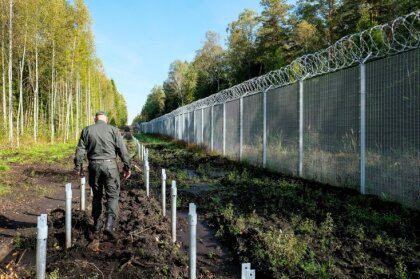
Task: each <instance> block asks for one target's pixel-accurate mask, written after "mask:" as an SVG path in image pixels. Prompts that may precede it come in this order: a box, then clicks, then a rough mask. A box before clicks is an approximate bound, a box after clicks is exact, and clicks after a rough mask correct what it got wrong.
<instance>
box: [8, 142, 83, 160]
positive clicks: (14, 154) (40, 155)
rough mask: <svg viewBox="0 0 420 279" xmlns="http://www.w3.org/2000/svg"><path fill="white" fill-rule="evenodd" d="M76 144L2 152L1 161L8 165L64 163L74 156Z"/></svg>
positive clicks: (38, 145)
mask: <svg viewBox="0 0 420 279" xmlns="http://www.w3.org/2000/svg"><path fill="white" fill-rule="evenodd" d="M75 147H76V144H75V143H59V144H37V145H32V146H28V147H26V146H25V147H20V148H16V149H2V150H0V159H1V160H2V161H3V162H6V163H7V164H11V163H17V164H26V163H31V162H36V161H39V160H42V161H43V162H46V163H54V162H59V161H62V160H63V159H64V158H66V157H68V156H69V155H71V154H73V153H74V151H75Z"/></svg>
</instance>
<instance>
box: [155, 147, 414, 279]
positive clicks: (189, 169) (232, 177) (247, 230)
mask: <svg viewBox="0 0 420 279" xmlns="http://www.w3.org/2000/svg"><path fill="white" fill-rule="evenodd" d="M183 147H186V146H185V144H184V145H183ZM150 158H151V159H152V162H153V164H154V165H153V168H155V169H156V168H165V169H166V172H167V173H168V174H169V177H172V179H176V180H177V185H178V187H179V190H178V192H179V198H180V199H181V208H185V209H186V208H187V206H188V203H190V202H195V203H196V205H197V208H198V209H200V211H201V212H200V213H201V215H202V216H203V217H204V218H205V219H206V221H207V223H208V225H209V226H210V228H211V230H212V231H213V232H215V235H217V237H218V239H219V240H220V241H222V243H223V244H224V245H226V246H227V247H229V249H230V250H231V254H232V255H234V260H236V262H238V263H240V262H250V263H251V268H256V272H257V277H258V278H283V277H284V278H420V222H418V220H420V212H419V211H418V210H414V209H410V208H406V207H403V206H401V204H398V203H393V202H389V201H384V200H381V199H379V198H377V197H375V196H371V195H360V194H359V193H358V192H356V191H354V190H351V189H346V188H337V187H333V186H330V185H325V184H320V183H316V182H313V181H307V180H303V179H297V178H293V177H290V176H286V175H283V174H280V173H274V172H270V171H268V170H265V169H260V168H258V167H254V166H251V165H247V164H241V163H238V162H234V161H231V160H229V159H227V158H223V157H221V156H218V155H213V154H210V155H209V154H208V153H206V151H205V150H201V149H200V148H198V147H196V146H188V147H187V148H186V149H185V148H180V147H174V146H168V145H167V144H161V145H154V146H153V147H151V150H150ZM237 266H239V264H237Z"/></svg>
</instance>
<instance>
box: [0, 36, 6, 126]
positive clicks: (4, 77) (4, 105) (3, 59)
mask: <svg viewBox="0 0 420 279" xmlns="http://www.w3.org/2000/svg"><path fill="white" fill-rule="evenodd" d="M2 31H3V32H2V40H1V61H2V63H1V64H2V82H3V83H2V84H3V129H4V133H7V104H6V65H5V58H4V54H5V52H6V50H5V48H4V38H5V36H4V29H3V28H2Z"/></svg>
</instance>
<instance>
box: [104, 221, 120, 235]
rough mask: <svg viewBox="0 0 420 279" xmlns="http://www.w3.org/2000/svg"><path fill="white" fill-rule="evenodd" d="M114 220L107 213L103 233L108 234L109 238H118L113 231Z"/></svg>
mask: <svg viewBox="0 0 420 279" xmlns="http://www.w3.org/2000/svg"><path fill="white" fill-rule="evenodd" d="M114 222H115V218H114V216H112V215H108V218H107V220H106V226H105V231H104V233H105V234H106V235H108V236H109V237H110V238H111V239H117V238H118V236H117V234H116V233H115V232H114Z"/></svg>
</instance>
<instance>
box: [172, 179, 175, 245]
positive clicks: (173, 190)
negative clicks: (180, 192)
mask: <svg viewBox="0 0 420 279" xmlns="http://www.w3.org/2000/svg"><path fill="white" fill-rule="evenodd" d="M171 197H172V200H171V206H172V210H171V225H172V242H173V243H175V242H176V181H175V180H172V187H171Z"/></svg>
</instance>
